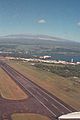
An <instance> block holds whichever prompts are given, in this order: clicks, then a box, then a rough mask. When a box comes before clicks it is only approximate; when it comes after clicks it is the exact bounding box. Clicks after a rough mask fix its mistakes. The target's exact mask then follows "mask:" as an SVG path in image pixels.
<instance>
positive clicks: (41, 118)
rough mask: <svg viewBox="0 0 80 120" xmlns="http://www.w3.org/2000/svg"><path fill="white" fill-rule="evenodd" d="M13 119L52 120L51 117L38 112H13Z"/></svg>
mask: <svg viewBox="0 0 80 120" xmlns="http://www.w3.org/2000/svg"><path fill="white" fill-rule="evenodd" d="M12 119H13V120H50V119H49V118H47V117H45V116H42V115H38V114H25V113H24V114H23V113H21V114H18V113H17V114H13V115H12Z"/></svg>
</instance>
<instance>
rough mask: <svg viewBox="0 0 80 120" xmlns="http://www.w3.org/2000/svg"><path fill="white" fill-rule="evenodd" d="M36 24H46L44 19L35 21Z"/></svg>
mask: <svg viewBox="0 0 80 120" xmlns="http://www.w3.org/2000/svg"><path fill="white" fill-rule="evenodd" d="M37 23H39V24H43V23H46V20H45V19H39V20H38V21H37Z"/></svg>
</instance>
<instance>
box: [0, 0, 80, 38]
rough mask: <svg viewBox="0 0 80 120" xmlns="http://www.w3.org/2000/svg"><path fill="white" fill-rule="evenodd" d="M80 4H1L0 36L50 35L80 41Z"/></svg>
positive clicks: (62, 0) (53, 0)
mask: <svg viewBox="0 0 80 120" xmlns="http://www.w3.org/2000/svg"><path fill="white" fill-rule="evenodd" d="M79 12H80V0H0V35H5V34H15V33H33V34H48V35H52V36H58V37H63V38H67V39H73V40H80V13H79Z"/></svg>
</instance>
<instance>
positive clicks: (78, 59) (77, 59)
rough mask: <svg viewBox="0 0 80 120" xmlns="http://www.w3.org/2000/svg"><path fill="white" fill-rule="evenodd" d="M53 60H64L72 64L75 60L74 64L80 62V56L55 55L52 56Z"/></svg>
mask: <svg viewBox="0 0 80 120" xmlns="http://www.w3.org/2000/svg"><path fill="white" fill-rule="evenodd" d="M51 59H52V60H63V61H68V62H70V61H71V59H73V62H80V55H64V54H53V55H51Z"/></svg>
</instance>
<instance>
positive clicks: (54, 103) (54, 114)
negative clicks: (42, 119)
mask: <svg viewBox="0 0 80 120" xmlns="http://www.w3.org/2000/svg"><path fill="white" fill-rule="evenodd" d="M0 66H1V68H2V69H3V70H4V71H6V73H7V74H8V75H9V76H10V77H11V78H12V79H13V80H14V81H15V82H16V83H17V84H18V85H19V86H20V87H22V88H23V89H24V90H25V91H27V92H28V94H29V95H30V96H32V97H33V98H35V99H36V100H37V102H38V103H39V104H41V105H42V106H43V107H44V108H45V111H46V113H47V114H48V116H49V117H50V118H51V119H52V120H54V119H57V118H58V116H60V115H63V114H66V113H71V112H74V111H76V110H75V109H73V108H72V107H71V106H69V105H67V104H65V103H64V102H63V101H61V100H60V99H58V98H57V97H56V96H54V95H52V94H51V93H49V92H48V91H46V90H45V89H43V88H41V87H40V86H38V85H37V84H35V83H34V82H32V81H31V80H30V79H28V78H26V77H25V76H24V75H22V74H21V73H19V72H18V71H16V70H15V69H13V68H12V67H10V66H9V65H8V64H6V63H3V62H1V63H0ZM34 109H35V108H34Z"/></svg>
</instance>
